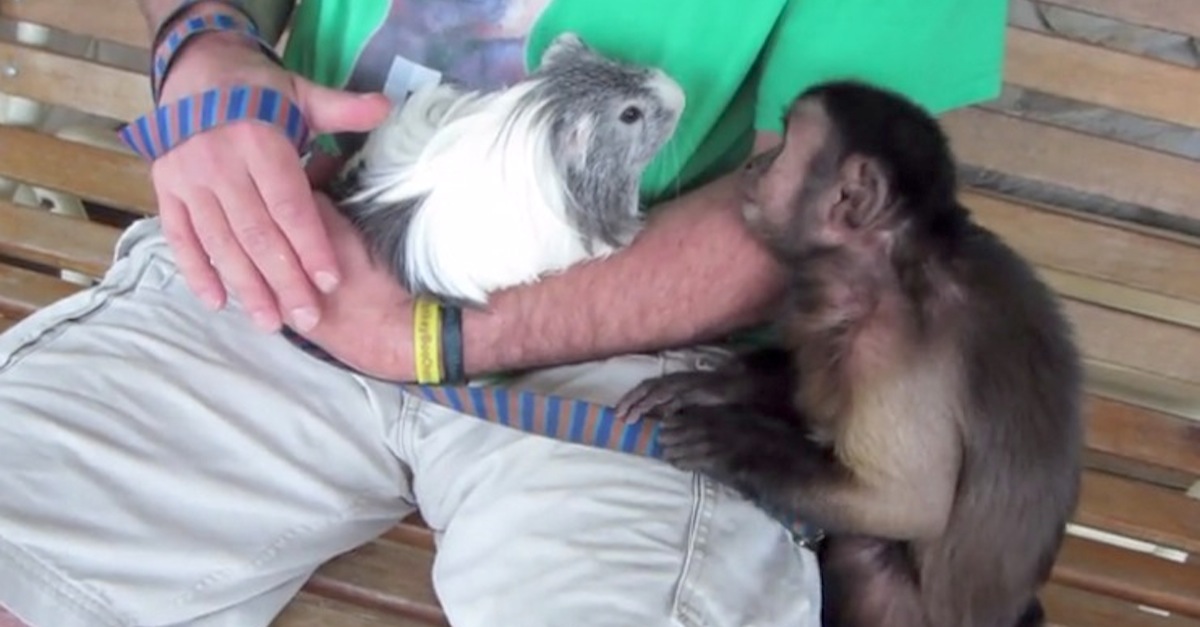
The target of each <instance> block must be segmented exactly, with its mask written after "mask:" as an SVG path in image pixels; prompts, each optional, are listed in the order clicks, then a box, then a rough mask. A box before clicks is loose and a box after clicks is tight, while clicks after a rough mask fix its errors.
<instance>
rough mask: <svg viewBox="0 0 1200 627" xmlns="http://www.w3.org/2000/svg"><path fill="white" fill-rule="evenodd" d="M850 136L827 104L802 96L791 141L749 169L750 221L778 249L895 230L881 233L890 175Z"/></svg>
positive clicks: (788, 129) (792, 250) (791, 123)
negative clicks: (856, 146)
mask: <svg viewBox="0 0 1200 627" xmlns="http://www.w3.org/2000/svg"><path fill="white" fill-rule="evenodd" d="M844 136H845V133H841V132H839V129H838V128H837V126H836V124H835V123H834V121H833V120H832V119H831V118H830V116H829V115H828V114H827V113H826V111H825V108H824V105H823V103H822V102H821V100H820V99H818V98H816V97H812V98H804V99H800V100H798V101H797V102H796V103H795V104H794V105H793V106H792V108H791V110H790V111H789V113H788V116H787V119H786V121H785V127H784V138H783V142H782V143H781V144H780V145H779V146H778V147H776V148H775V149H773V150H770V151H768V152H765V153H763V154H761V155H758V156H756V157H755V158H754V159H752V160H751V161H750V162H749V163H748V164H747V166H746V170H745V174H744V177H743V190H744V192H743V203H744V204H743V209H742V216H743V218H744V220H745V222H746V224H747V226H748V227H749V228H750V230H751V232H752V233H754V234H755V235H756V236H758V237H759V238H760V239H762V240H763V241H764V242H766V243H767V244H768V245H771V246H772V247H773V248H774V249H775V250H776V251H777V252H780V253H783V254H786V255H792V254H802V253H804V252H807V251H809V250H812V249H814V248H829V247H838V246H844V245H847V244H851V243H853V242H864V243H878V242H876V241H875V240H878V239H879V238H878V237H877V236H879V235H883V234H885V233H887V232H888V229H886V228H880V227H881V226H883V222H884V221H885V219H886V214H887V213H888V212H887V207H888V204H889V202H890V200H891V199H890V194H889V191H888V181H887V177H886V174H885V172H884V170H883V169H882V168H881V167H880V165H879V163H878V162H877V160H876V159H873V158H870V157H867V156H865V155H863V154H862V153H860V152H858V151H855V150H853V146H849V145H847V144H846V138H845V137H844ZM866 238H870V239H871V241H870V242H867V241H866Z"/></svg>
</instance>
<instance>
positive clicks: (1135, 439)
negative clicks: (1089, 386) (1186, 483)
mask: <svg viewBox="0 0 1200 627" xmlns="http://www.w3.org/2000/svg"><path fill="white" fill-rule="evenodd" d="M1086 408H1087V410H1086V415H1087V421H1088V427H1087V432H1088V436H1087V444H1088V447H1089V448H1092V449H1095V450H1097V451H1102V452H1105V453H1109V454H1112V455H1117V456H1120V457H1126V458H1129V459H1133V460H1137V461H1139V462H1143V463H1146V464H1153V465H1157V466H1162V467H1165V468H1171V469H1176V470H1181V471H1183V472H1185V473H1188V474H1190V475H1193V476H1200V422H1197V421H1194V420H1187V419H1183V418H1176V417H1175V416H1170V415H1167V414H1164V413H1161V412H1156V411H1153V410H1150V409H1146V408H1143V407H1138V406H1136V405H1132V404H1130V403H1123V402H1121V401H1116V400H1112V399H1108V398H1104V397H1102V396H1097V395H1095V394H1092V395H1089V396H1088V398H1087V401H1086Z"/></svg>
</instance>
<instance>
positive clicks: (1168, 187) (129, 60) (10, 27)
mask: <svg viewBox="0 0 1200 627" xmlns="http://www.w3.org/2000/svg"><path fill="white" fill-rule="evenodd" d="M1011 7H1012V10H1011V14H1010V27H1009V31H1008V43H1007V46H1008V50H1007V62H1006V86H1005V93H1004V95H1003V96H1002V97H1001V98H999V99H997V100H996V101H995V102H990V103H986V104H984V105H981V106H978V107H973V108H970V109H966V110H961V111H956V112H953V113H951V114H949V115H946V116H945V118H944V122H945V124H946V125H947V128H948V130H949V132H950V134H951V137H952V141H953V144H954V147H955V149H956V151H957V152H958V155H959V157H960V160H961V162H962V165H963V171H964V176H965V179H966V180H967V181H968V183H969V185H968V188H967V189H966V190H965V191H964V199H965V200H966V202H967V203H968V205H969V206H970V207H972V208H973V210H974V211H975V213H976V215H977V216H978V219H979V220H980V221H981V222H982V223H984V224H985V225H987V226H989V227H991V228H992V229H994V230H996V231H997V232H998V233H1000V234H1001V235H1002V236H1004V237H1005V238H1006V239H1007V240H1008V241H1009V242H1011V243H1012V244H1013V245H1014V246H1015V247H1016V248H1017V249H1018V250H1019V251H1021V252H1022V253H1024V254H1025V255H1026V256H1027V257H1028V258H1029V259H1030V260H1032V261H1033V262H1034V263H1035V264H1036V265H1037V267H1038V269H1039V271H1040V272H1041V273H1042V276H1044V277H1045V278H1046V280H1047V281H1049V283H1050V284H1051V285H1052V286H1053V287H1054V288H1055V289H1056V290H1057V291H1058V292H1059V293H1060V294H1061V295H1062V296H1063V298H1064V301H1065V303H1066V306H1067V308H1068V310H1069V313H1070V316H1071V319H1072V321H1073V322H1074V324H1075V326H1076V329H1077V333H1078V335H1079V338H1080V341H1081V344H1082V346H1083V349H1084V351H1085V354H1086V357H1087V362H1088V369H1089V379H1090V380H1089V398H1088V406H1089V414H1088V420H1089V424H1088V446H1089V466H1090V468H1091V469H1090V470H1089V472H1088V475H1087V477H1086V480H1085V486H1084V488H1085V490H1084V502H1083V504H1082V505H1081V507H1080V511H1079V514H1078V515H1077V517H1076V524H1075V525H1073V526H1072V529H1071V531H1072V537H1071V539H1070V540H1069V541H1068V543H1067V546H1066V547H1065V548H1064V551H1063V554H1062V556H1061V559H1060V561H1059V565H1058V567H1057V568H1056V573H1055V580H1056V583H1055V584H1054V585H1053V586H1052V587H1051V589H1050V591H1049V592H1048V599H1049V601H1048V605H1049V606H1050V607H1051V610H1052V612H1051V613H1052V615H1053V616H1056V618H1055V620H1056V622H1061V624H1080V625H1083V624H1095V623H1093V622H1090V621H1091V619H1093V618H1096V617H1097V616H1105V617H1108V618H1112V617H1114V616H1117V617H1123V618H1122V620H1128V621H1133V622H1125V623H1119V622H1118V623H1114V624H1130V625H1133V624H1142V623H1141V622H1137V621H1144V620H1149V619H1147V617H1148V616H1157V614H1147V613H1145V612H1144V611H1142V610H1139V609H1138V607H1137V606H1138V604H1140V605H1144V606H1149V607H1153V608H1157V610H1159V611H1162V610H1167V611H1171V612H1175V613H1177V614H1178V613H1183V614H1187V615H1190V616H1194V617H1200V567H1197V566H1195V565H1194V564H1190V563H1188V562H1187V558H1188V556H1189V555H1195V554H1196V553H1197V552H1200V502H1198V501H1197V500H1195V499H1190V498H1188V496H1187V494H1186V491H1187V490H1188V489H1189V488H1190V487H1191V486H1193V485H1196V482H1197V479H1198V478H1200V422H1197V421H1198V420H1200V164H1198V163H1197V160H1198V159H1200V70H1197V58H1198V56H1200V55H1197V54H1196V52H1195V50H1194V49H1193V48H1191V47H1190V46H1191V45H1192V43H1191V42H1192V40H1191V39H1190V38H1191V37H1200V7H1197V6H1196V5H1195V0H1045V1H1043V2H1038V3H1036V4H1035V3H1032V2H1023V1H1018V0H1014V1H1013V3H1012V5H1011ZM0 19H3V20H5V21H6V22H5V23H3V24H0V35H3V37H0V328H4V327H6V326H8V325H10V324H12V323H13V322H15V321H16V320H19V319H20V318H22V317H24V316H25V315H28V314H29V313H30V312H31V311H33V310H35V309H37V308H39V307H41V306H43V305H45V304H47V303H49V302H51V301H53V300H54V299H57V298H59V297H62V296H64V295H66V294H69V293H71V292H73V291H75V290H77V289H80V287H81V286H82V285H83V284H86V282H87V281H88V280H90V279H92V278H95V277H97V276H99V275H100V274H101V273H103V271H104V270H105V268H106V267H107V265H108V263H109V260H110V256H111V250H112V246H113V243H114V242H115V240H116V237H117V235H118V233H119V229H120V228H121V227H122V226H124V225H126V224H128V223H129V221H130V220H131V219H133V218H135V217H137V216H143V215H150V214H153V213H154V210H155V202H154V193H153V190H152V188H151V186H150V184H149V179H148V168H147V166H146V165H145V164H144V163H142V162H141V161H139V160H138V159H137V158H135V157H134V156H133V155H132V154H131V153H129V152H128V151H127V150H125V149H124V148H123V147H121V146H120V145H119V144H117V142H116V141H115V139H114V138H113V131H114V130H115V129H116V128H117V126H118V125H119V124H120V123H121V122H122V121H124V120H128V119H131V118H133V117H135V116H137V115H139V114H141V113H143V112H144V111H146V110H147V109H148V107H149V106H150V99H149V94H148V90H147V83H146V79H145V68H146V67H147V58H148V53H147V51H146V49H145V48H146V45H147V37H146V35H145V33H144V29H143V22H142V18H141V16H140V14H139V13H138V11H137V8H136V3H135V2H134V0H87V1H85V2H81V1H79V0H33V1H29V0H0ZM18 22H19V23H20V26H19V27H18V26H16V24H17V23H18ZM47 35H49V36H50V40H49V41H47V39H46V38H47ZM947 54H953V51H947ZM21 99H27V101H25V100H21ZM30 101H32V102H30ZM34 102H36V103H40V105H41V106H37V107H32V106H31V105H32V103H34ZM1192 559H1194V558H1192ZM1059 617H1063V618H1059ZM1114 620H1115V619H1114ZM1146 624H1151V623H1146ZM1154 624H1158V623H1154ZM1163 624H1168V623H1163ZM1170 624H1176V623H1170ZM1179 624H1182V623H1179Z"/></svg>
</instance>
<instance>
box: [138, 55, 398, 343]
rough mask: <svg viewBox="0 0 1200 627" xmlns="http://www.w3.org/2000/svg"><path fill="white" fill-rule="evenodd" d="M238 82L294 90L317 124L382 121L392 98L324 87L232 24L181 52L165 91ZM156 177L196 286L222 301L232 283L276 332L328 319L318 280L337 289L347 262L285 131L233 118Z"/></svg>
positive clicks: (165, 220) (212, 303) (174, 94)
mask: <svg viewBox="0 0 1200 627" xmlns="http://www.w3.org/2000/svg"><path fill="white" fill-rule="evenodd" d="M232 84H252V85H260V86H266V87H271V88H273V89H276V90H279V91H280V92H281V93H283V94H285V95H287V96H289V97H291V98H292V99H293V100H295V102H296V103H297V104H298V105H299V106H300V108H301V110H302V111H303V113H304V115H305V118H306V119H307V121H308V123H309V126H310V127H311V128H312V130H313V133H322V132H338V131H367V130H370V129H372V128H374V127H375V126H377V125H378V124H379V123H380V122H382V121H383V119H384V118H385V117H386V115H387V112H388V109H389V106H390V104H389V102H388V100H387V98H386V97H384V96H383V95H381V94H372V95H358V94H351V93H348V92H340V91H336V90H330V89H325V88H322V87H320V86H317V85H315V84H313V83H311V82H309V81H307V80H305V79H303V78H301V77H299V76H297V75H295V74H292V73H289V72H287V71H284V70H283V69H281V68H279V67H278V66H277V65H275V64H274V63H272V62H271V61H270V60H269V59H268V58H266V57H265V56H264V55H263V54H262V53H261V52H260V51H259V50H258V49H257V48H256V47H254V46H253V45H252V44H250V43H248V42H246V41H244V40H242V39H239V38H237V37H236V36H229V34H226V33H220V34H215V35H206V36H204V37H201V38H198V39H197V40H196V41H194V42H192V43H191V44H189V46H188V47H187V48H186V49H184V51H183V52H181V53H180V55H179V57H178V59H177V61H176V62H175V65H174V66H173V67H172V70H171V72H170V74H169V75H168V78H167V81H166V83H165V84H164V85H163V93H162V101H163V102H170V101H173V100H177V99H179V98H181V97H183V96H186V95H189V94H193V93H198V92H201V91H204V90H206V89H211V88H213V87H216V86H224V85H232ZM151 176H152V178H153V181H154V187H155V193H156V196H157V200H158V206H159V214H160V216H161V218H162V225H163V230H164V233H165V235H166V237H167V240H168V241H169V242H170V244H171V247H172V249H173V250H174V251H175V254H176V257H177V258H178V262H179V267H180V270H181V271H182V273H183V276H184V278H185V279H186V281H187V283H188V286H189V287H190V288H191V289H192V291H193V292H195V293H196V294H197V296H198V297H199V298H200V299H201V300H202V301H203V302H204V303H205V304H206V305H208V306H209V307H212V308H214V309H215V308H220V307H222V306H223V305H224V303H225V301H226V298H227V296H228V294H227V292H226V286H228V288H229V289H230V290H232V292H233V293H234V295H235V296H236V297H237V298H238V299H239V300H240V301H241V302H242V304H243V305H244V306H245V307H246V309H247V310H248V311H249V312H250V315H251V316H252V318H253V319H254V321H255V323H256V325H257V326H258V327H260V328H261V329H263V330H264V331H274V330H277V329H278V328H279V326H280V324H282V323H283V322H284V321H286V322H288V323H289V324H291V325H292V326H294V327H295V328H296V329H297V330H299V331H304V330H307V329H311V328H312V327H313V326H314V325H316V324H317V322H318V320H319V319H320V317H321V315H322V312H321V310H320V307H319V300H318V290H319V291H320V292H324V293H329V292H331V291H333V290H334V288H336V287H337V286H338V284H339V282H340V281H341V280H342V276H343V269H342V268H340V267H339V264H338V260H337V258H336V257H335V255H334V250H333V247H332V245H331V244H330V241H329V234H328V233H327V231H326V228H325V226H324V225H323V223H322V221H321V219H320V217H319V215H318V213H317V208H316V205H315V203H314V200H313V193H312V186H311V184H310V181H309V179H308V177H306V175H305V171H304V169H303V167H302V166H301V163H300V160H299V156H298V155H297V154H296V150H295V149H294V148H293V147H292V145H291V144H290V143H289V142H288V141H287V139H286V138H285V137H284V135H283V133H281V132H280V131H278V130H276V129H274V128H272V127H269V126H267V125H265V124H260V123H256V122H234V123H232V124H228V125H225V126H221V127H218V128H215V129H213V130H211V131H208V132H205V133H202V134H200V135H197V136H196V137H194V138H192V139H189V140H188V141H187V142H186V143H184V144H182V145H181V146H179V147H178V148H176V149H174V150H172V151H171V152H170V153H168V154H167V155H165V156H163V157H162V158H160V159H158V160H157V161H156V162H155V163H154V165H153V167H152V168H151ZM314 287H315V289H314Z"/></svg>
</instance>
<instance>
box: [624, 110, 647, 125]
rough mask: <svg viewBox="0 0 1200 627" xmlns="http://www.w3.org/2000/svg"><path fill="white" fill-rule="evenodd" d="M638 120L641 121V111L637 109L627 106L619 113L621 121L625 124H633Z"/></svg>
mask: <svg viewBox="0 0 1200 627" xmlns="http://www.w3.org/2000/svg"><path fill="white" fill-rule="evenodd" d="M640 119H642V110H641V109H639V108H637V107H634V106H628V107H625V110H624V111H622V112H621V121H622V122H624V123H626V124H633V123H634V122H637V121H638V120H640Z"/></svg>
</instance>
